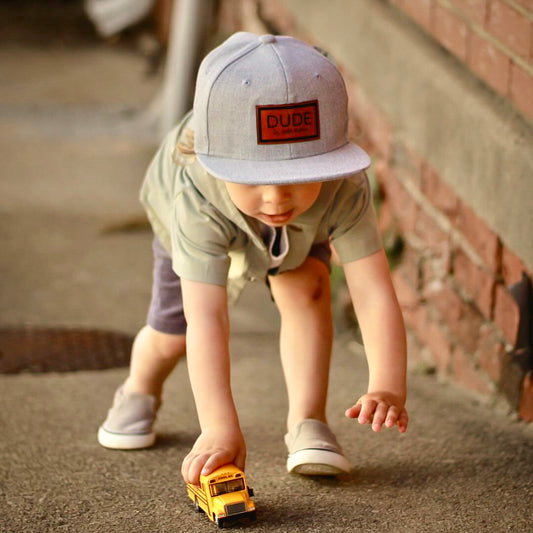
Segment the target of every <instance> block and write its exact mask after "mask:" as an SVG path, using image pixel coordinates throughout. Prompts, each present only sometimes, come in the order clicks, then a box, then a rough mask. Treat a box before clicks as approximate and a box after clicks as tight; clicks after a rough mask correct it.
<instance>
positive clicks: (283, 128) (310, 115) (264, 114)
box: [256, 100, 320, 144]
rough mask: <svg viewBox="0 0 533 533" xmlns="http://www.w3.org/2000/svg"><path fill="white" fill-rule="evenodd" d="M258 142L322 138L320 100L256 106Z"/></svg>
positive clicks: (269, 142)
mask: <svg viewBox="0 0 533 533" xmlns="http://www.w3.org/2000/svg"><path fill="white" fill-rule="evenodd" d="M256 120H257V144H282V143H296V142H305V141H313V140H315V139H320V122H319V115H318V100H311V101H309V102H300V103H296V104H284V105H258V106H256Z"/></svg>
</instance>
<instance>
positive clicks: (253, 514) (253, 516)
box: [249, 511, 257, 522]
mask: <svg viewBox="0 0 533 533" xmlns="http://www.w3.org/2000/svg"><path fill="white" fill-rule="evenodd" d="M249 514H250V520H251V521H252V522H255V521H256V520H257V511H250V513H249Z"/></svg>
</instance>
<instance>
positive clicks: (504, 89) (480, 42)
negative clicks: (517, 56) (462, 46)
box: [468, 33, 511, 96]
mask: <svg viewBox="0 0 533 533" xmlns="http://www.w3.org/2000/svg"><path fill="white" fill-rule="evenodd" d="M469 47H470V48H469V54H468V64H469V66H470V68H471V69H472V70H473V71H474V72H475V73H476V74H477V75H478V76H479V77H480V78H481V79H482V80H484V81H486V82H487V83H488V84H489V85H490V86H491V87H492V88H493V89H494V90H495V91H497V92H498V93H500V94H501V95H504V96H505V95H507V93H508V89H509V80H510V77H511V60H510V59H509V57H508V56H506V55H505V54H504V53H503V52H501V51H500V50H499V49H498V48H496V47H495V46H493V45H492V44H491V43H489V42H488V41H486V40H485V39H484V38H483V37H481V36H480V35H477V34H476V33H472V36H471V38H470V44H469Z"/></svg>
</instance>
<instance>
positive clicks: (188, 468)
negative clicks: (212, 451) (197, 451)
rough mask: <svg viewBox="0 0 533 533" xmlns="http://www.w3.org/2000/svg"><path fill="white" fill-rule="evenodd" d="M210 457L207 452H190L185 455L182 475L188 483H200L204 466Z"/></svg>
mask: <svg viewBox="0 0 533 533" xmlns="http://www.w3.org/2000/svg"><path fill="white" fill-rule="evenodd" d="M208 457H209V456H208V455H206V454H202V455H193V454H189V455H187V457H185V459H184V460H183V464H182V466H181V475H182V476H183V479H184V480H185V482H186V483H192V484H193V485H199V484H200V472H201V471H202V469H203V468H204V466H205V463H206V461H207V459H208Z"/></svg>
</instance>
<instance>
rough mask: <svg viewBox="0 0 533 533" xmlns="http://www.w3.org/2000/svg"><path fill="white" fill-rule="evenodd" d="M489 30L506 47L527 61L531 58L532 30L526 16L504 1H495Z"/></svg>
mask: <svg viewBox="0 0 533 533" xmlns="http://www.w3.org/2000/svg"><path fill="white" fill-rule="evenodd" d="M487 28H488V30H489V31H490V32H491V33H492V34H493V35H494V36H495V37H497V38H498V39H499V40H500V41H501V42H502V43H503V44H504V45H505V46H508V47H509V48H510V49H511V50H513V51H514V52H516V53H517V54H519V55H520V56H522V57H524V58H526V59H527V58H528V57H529V51H530V48H529V46H530V39H531V31H532V29H531V22H530V21H529V20H528V19H527V17H526V16H525V15H524V14H522V13H520V12H519V11H517V10H516V9H514V8H513V7H511V6H510V5H509V4H507V3H505V2H503V1H502V0H493V1H492V2H491V4H490V7H489V18H488V24H487Z"/></svg>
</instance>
